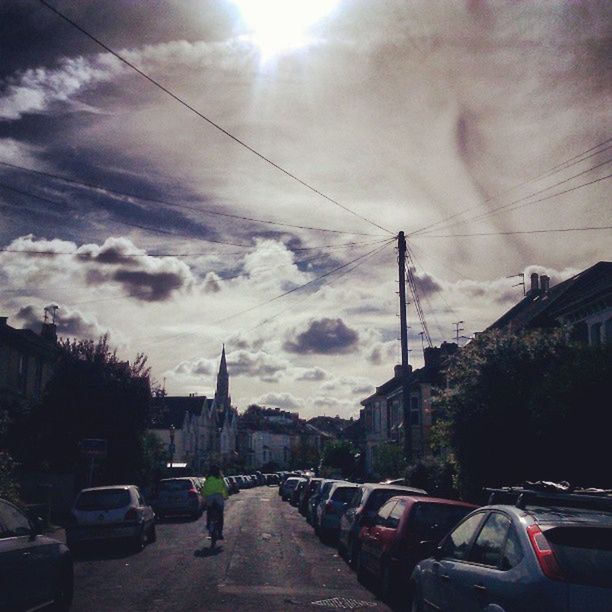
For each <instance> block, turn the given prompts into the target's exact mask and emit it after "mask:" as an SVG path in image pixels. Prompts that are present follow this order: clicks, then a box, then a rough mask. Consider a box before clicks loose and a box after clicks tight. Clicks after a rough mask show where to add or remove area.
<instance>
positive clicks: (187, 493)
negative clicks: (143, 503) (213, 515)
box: [152, 476, 204, 519]
mask: <svg viewBox="0 0 612 612" xmlns="http://www.w3.org/2000/svg"><path fill="white" fill-rule="evenodd" d="M152 501H153V507H154V508H155V512H156V513H157V515H158V516H159V517H160V518H163V517H166V516H171V515H174V516H178V515H188V516H191V517H192V518H193V519H197V518H199V517H200V516H202V512H203V511H204V498H203V497H202V493H201V492H200V489H199V487H198V483H197V482H196V479H195V478H193V477H191V476H182V477H180V478H164V479H162V480H160V481H159V483H158V485H157V490H156V492H155V495H154V497H153V500H152Z"/></svg>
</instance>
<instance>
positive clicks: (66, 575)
mask: <svg viewBox="0 0 612 612" xmlns="http://www.w3.org/2000/svg"><path fill="white" fill-rule="evenodd" d="M73 591H74V578H73V572H72V563H66V564H65V565H64V566H63V567H62V570H61V572H60V575H59V578H58V583H57V585H56V590H55V597H54V598H53V610H55V611H56V612H67V610H69V609H70V606H71V604H72V595H73Z"/></svg>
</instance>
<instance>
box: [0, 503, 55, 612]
mask: <svg viewBox="0 0 612 612" xmlns="http://www.w3.org/2000/svg"><path fill="white" fill-rule="evenodd" d="M56 548H57V546H56V545H55V544H54V543H53V542H51V541H50V540H48V539H47V538H45V537H43V536H38V535H35V534H34V530H33V528H32V524H31V523H30V521H29V519H28V518H27V517H26V515H25V514H24V513H23V512H21V510H19V509H18V508H17V507H16V506H14V505H13V504H10V503H8V502H6V501H4V500H0V602H1V604H2V605H0V607H1V608H2V609H5V607H4V605H5V601H6V600H8V602H9V603H8V604H7V605H6V607H7V608H10V607H11V606H13V607H21V606H26V607H29V606H34V605H40V604H41V603H45V602H49V601H50V600H51V599H52V587H53V578H54V573H53V571H54V567H55V565H54V563H55V557H56V555H55V553H56Z"/></svg>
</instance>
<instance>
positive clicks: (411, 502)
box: [357, 496, 477, 601]
mask: <svg viewBox="0 0 612 612" xmlns="http://www.w3.org/2000/svg"><path fill="white" fill-rule="evenodd" d="M476 508H477V506H475V505H474V504H467V503H464V502H460V501H455V500H451V499H441V498H437V497H416V496H402V497H392V498H391V499H390V500H389V501H388V502H386V503H385V504H383V506H381V508H380V510H379V511H378V512H377V513H376V516H375V517H374V518H373V520H372V521H369V520H367V519H366V520H364V524H365V526H364V527H363V528H362V529H361V532H360V534H359V540H360V546H359V548H360V552H359V557H358V559H357V575H358V576H359V578H360V580H362V581H363V579H364V578H365V577H366V574H367V575H369V576H371V577H373V578H374V579H375V581H376V584H377V585H378V587H379V590H380V594H381V596H382V597H383V599H385V600H387V601H389V600H391V599H394V596H395V595H399V594H402V589H405V587H406V586H407V581H408V578H409V577H410V575H411V574H412V570H413V569H414V566H415V565H416V564H417V563H418V562H419V561H420V560H421V559H423V558H425V557H427V556H429V554H430V552H431V549H432V544H434V543H435V544H437V543H439V541H440V540H441V539H442V538H443V537H444V536H445V535H446V534H447V533H448V532H449V531H450V530H451V529H452V528H453V527H454V526H455V525H456V524H457V523H458V522H459V521H460V520H461V519H463V518H464V517H465V516H466V515H467V514H469V513H470V512H472V510H475V509H476ZM405 595H406V597H407V596H408V591H407V590H405Z"/></svg>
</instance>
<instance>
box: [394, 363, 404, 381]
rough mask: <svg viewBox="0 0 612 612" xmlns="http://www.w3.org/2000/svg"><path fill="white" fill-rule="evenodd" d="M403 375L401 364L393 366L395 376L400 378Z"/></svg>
mask: <svg viewBox="0 0 612 612" xmlns="http://www.w3.org/2000/svg"><path fill="white" fill-rule="evenodd" d="M401 375H402V366H401V364H399V363H398V364H397V365H396V366H395V367H394V368H393V376H394V377H395V378H400V377H401Z"/></svg>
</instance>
